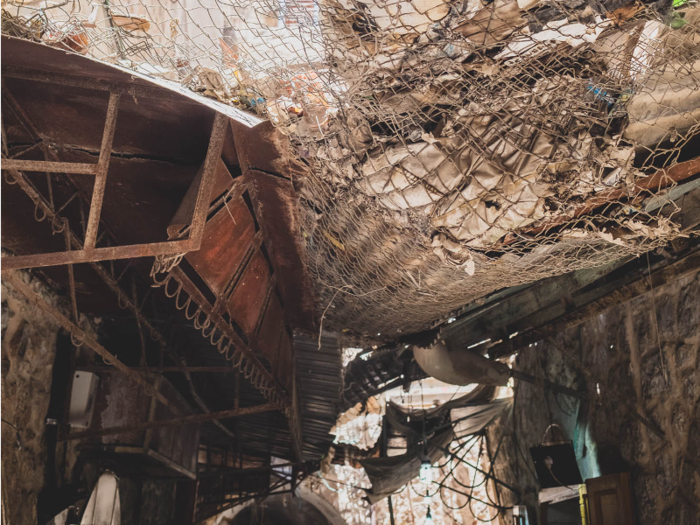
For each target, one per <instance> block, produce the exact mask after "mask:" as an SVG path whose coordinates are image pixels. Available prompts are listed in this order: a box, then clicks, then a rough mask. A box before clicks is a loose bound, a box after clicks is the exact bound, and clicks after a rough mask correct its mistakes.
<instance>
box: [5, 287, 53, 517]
mask: <svg viewBox="0 0 700 525" xmlns="http://www.w3.org/2000/svg"><path fill="white" fill-rule="evenodd" d="M23 277H24V278H25V280H27V281H28V277H27V275H26V274H25V275H24V276H23ZM29 284H30V286H31V287H32V288H33V289H34V291H35V292H38V293H40V294H41V295H42V296H43V297H44V299H45V300H46V301H48V302H49V303H51V304H54V305H55V304H56V302H57V299H56V297H55V296H54V295H53V294H52V293H50V292H49V291H48V290H47V289H46V287H44V286H42V285H40V284H39V283H38V282H37V281H32V282H30V283H29ZM57 334H58V325H57V324H55V323H53V322H52V321H51V320H49V319H46V318H45V317H44V316H43V315H42V313H41V312H39V311H37V310H36V309H35V308H34V307H31V306H30V305H29V304H28V303H27V301H26V300H25V299H24V297H22V296H21V295H19V294H17V293H16V292H15V291H14V290H13V289H12V288H11V287H10V286H8V285H6V284H5V283H3V284H2V420H3V421H2V503H3V513H4V514H5V518H6V521H3V523H12V524H13V525H24V524H27V525H34V524H36V523H37V499H38V496H39V493H40V492H41V489H42V488H43V486H44V481H45V475H46V472H45V465H46V438H45V423H44V420H45V418H46V413H47V410H48V408H49V399H50V394H51V379H52V371H53V363H54V357H55V353H56V337H57ZM13 427H16V428H17V431H15V429H14V428H13Z"/></svg>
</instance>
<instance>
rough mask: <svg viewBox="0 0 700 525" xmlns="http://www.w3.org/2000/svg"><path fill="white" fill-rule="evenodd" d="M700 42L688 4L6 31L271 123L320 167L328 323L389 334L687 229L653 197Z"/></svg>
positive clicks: (383, 0)
mask: <svg viewBox="0 0 700 525" xmlns="http://www.w3.org/2000/svg"><path fill="white" fill-rule="evenodd" d="M671 2H672V3H671ZM699 29H700V9H697V8H695V6H694V4H689V3H687V2H686V1H685V0H670V1H667V0H660V1H659V2H656V3H653V4H652V3H648V4H645V3H641V2H632V3H627V2H623V1H620V0H592V1H590V2H584V1H583V0H556V1H555V0H494V1H492V2H489V3H486V2H482V1H481V0H465V1H445V0H413V1H397V0H267V1H265V0H228V1H225V0H155V1H154V0H148V1H146V0H143V1H128V0H127V1H125V0H116V1H114V0H104V1H102V2H101V1H96V2H87V1H85V0H68V1H65V0H61V1H53V0H45V1H41V2H34V1H29V2H18V1H17V0H13V1H10V2H5V3H3V22H2V30H3V33H5V34H11V35H15V36H20V37H22V38H28V39H32V40H37V41H42V42H45V43H47V44H49V45H54V46H59V47H62V48H64V49H69V50H72V51H75V52H78V53H82V54H87V55H90V56H93V57H95V58H99V59H101V60H104V61H107V62H111V63H115V64H119V65H122V66H125V67H128V68H131V69H134V70H136V71H139V72H141V73H145V74H149V75H153V76H157V77H161V78H164V79H168V80H171V81H174V82H177V83H180V84H182V85H185V86H187V87H189V88H191V89H192V90H194V91H197V92H199V93H201V94H203V95H205V96H208V97H212V98H216V99H218V100H220V101H223V102H225V103H227V104H231V105H234V106H237V107H239V108H245V109H248V110H252V111H255V112H257V113H259V114H261V115H263V116H265V117H266V118H268V119H270V120H271V121H272V122H273V123H274V124H275V125H276V127H277V129H279V130H280V131H281V132H282V133H284V134H285V135H287V136H288V137H289V139H290V142H291V144H292V145H293V148H292V151H294V152H295V153H294V154H295V155H296V156H297V158H298V160H300V161H301V162H302V163H303V164H305V165H306V166H307V168H308V176H307V177H305V178H304V179H303V180H300V181H296V182H297V186H298V189H299V195H300V200H301V214H302V219H303V220H302V227H303V231H302V234H303V236H304V239H305V243H306V248H307V257H308V265H309V269H310V271H311V273H312V275H313V276H314V278H315V283H316V297H317V308H318V311H319V315H320V314H321V312H323V316H324V322H325V324H324V327H328V328H330V329H334V330H341V331H347V332H350V333H353V334H357V335H362V336H369V337H372V338H375V339H393V338H395V337H396V335H397V334H400V333H405V332H412V331H417V330H421V329H424V328H427V327H429V326H431V325H433V324H434V323H435V322H436V321H437V320H439V319H444V318H445V316H447V315H449V313H450V312H451V311H453V310H454V309H456V308H458V307H460V306H462V305H464V304H466V303H468V302H470V301H473V300H475V299H477V298H479V297H482V296H484V295H485V294H488V293H490V292H493V291H495V290H498V289H501V288H504V287H508V286H514V285H518V284H523V283H528V282H532V281H535V280H538V279H542V278H545V277H549V276H553V275H557V274H561V273H564V272H569V271H573V270H577V269H582V268H587V267H594V266H597V265H600V264H603V263H605V262H607V261H610V260H611V259H614V258H617V257H621V256H625V255H634V254H639V253H643V252H645V251H648V250H650V249H653V248H655V247H657V246H660V245H663V244H665V243H667V242H668V241H669V240H671V239H673V238H675V237H677V236H678V235H682V234H683V232H682V231H681V230H680V228H679V226H678V224H676V222H677V221H674V213H675V212H676V211H677V209H676V208H675V206H674V205H673V204H669V203H670V200H668V199H667V200H665V201H663V202H661V204H659V201H658V197H657V198H656V199H655V198H654V196H655V195H657V194H658V193H659V192H661V193H662V194H663V193H664V192H668V191H669V190H670V189H671V188H672V187H673V186H674V185H675V184H676V181H677V180H678V179H679V177H678V176H674V172H673V167H674V166H676V165H677V163H679V162H681V161H685V160H687V158H688V153H689V152H692V150H693V149H694V147H695V148H696V147H697V142H693V139H694V138H695V137H696V135H697V133H698V130H699V129H700V128H699V126H698V116H699V115H700V103H699V100H700V90H698V83H699V82H700V69H699V65H698V64H699V63H698V59H699V53H698V49H699V47H698V43H699V42H700V34H699ZM681 178H682V177H681Z"/></svg>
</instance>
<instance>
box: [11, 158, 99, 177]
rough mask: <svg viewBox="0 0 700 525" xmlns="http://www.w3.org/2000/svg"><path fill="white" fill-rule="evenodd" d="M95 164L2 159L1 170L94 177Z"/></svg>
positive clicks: (95, 171)
mask: <svg viewBox="0 0 700 525" xmlns="http://www.w3.org/2000/svg"><path fill="white" fill-rule="evenodd" d="M97 167H98V165H97V164H88V163H84V162H48V161H44V160H20V159H2V169H4V170H21V171H47V172H49V173H72V174H80V175H94V174H95V173H97Z"/></svg>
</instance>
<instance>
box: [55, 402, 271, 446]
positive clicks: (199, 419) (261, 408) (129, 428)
mask: <svg viewBox="0 0 700 525" xmlns="http://www.w3.org/2000/svg"><path fill="white" fill-rule="evenodd" d="M272 410H278V407H277V406H276V405H275V404H273V403H267V404H265V405H257V406H252V407H243V408H233V409H231V410H221V411H219V412H210V413H209V414H194V415H190V416H182V417H176V418H171V419H165V420H161V421H147V422H145V423H140V424H138V425H125V426H119V427H111V428H104V429H100V430H86V431H84V432H76V433H72V434H69V435H68V436H66V440H67V441H72V440H74V439H85V438H93V437H99V436H108V435H113V434H123V433H125V432H134V431H141V430H148V429H152V428H162V427H170V426H178V425H187V424H191V423H204V422H206V421H215V420H217V421H218V420H221V419H227V418H232V417H241V416H247V415H250V414H259V413H261V412H269V411H272Z"/></svg>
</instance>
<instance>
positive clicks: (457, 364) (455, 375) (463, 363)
mask: <svg viewBox="0 0 700 525" xmlns="http://www.w3.org/2000/svg"><path fill="white" fill-rule="evenodd" d="M413 356H414V357H415V358H416V361H417V362H418V365H419V366H420V367H421V368H422V369H423V372H425V373H426V374H428V375H429V376H430V377H434V378H435V379H439V380H440V381H442V382H444V383H449V384H451V385H470V384H472V383H478V384H480V385H493V386H506V384H507V383H508V379H509V378H510V376H511V370H510V368H508V366H506V365H504V364H503V363H499V362H498V361H494V360H492V359H487V358H486V357H483V356H480V355H479V354H476V353H474V352H470V351H469V350H457V351H450V350H448V349H447V347H446V346H445V345H444V344H442V343H437V344H435V345H433V346H431V347H429V348H422V347H419V346H414V347H413Z"/></svg>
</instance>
